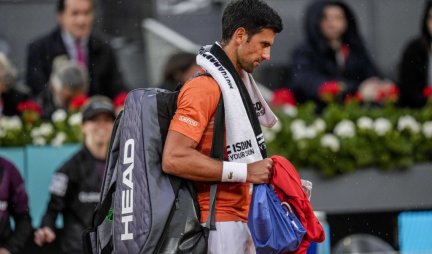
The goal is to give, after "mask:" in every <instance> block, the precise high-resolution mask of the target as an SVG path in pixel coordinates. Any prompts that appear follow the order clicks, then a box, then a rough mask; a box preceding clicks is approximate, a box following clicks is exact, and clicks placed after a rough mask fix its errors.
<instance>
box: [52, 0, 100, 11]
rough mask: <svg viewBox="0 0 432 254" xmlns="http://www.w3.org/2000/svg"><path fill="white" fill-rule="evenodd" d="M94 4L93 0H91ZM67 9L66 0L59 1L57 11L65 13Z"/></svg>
mask: <svg viewBox="0 0 432 254" xmlns="http://www.w3.org/2000/svg"><path fill="white" fill-rule="evenodd" d="M89 1H90V2H91V3H92V5H93V0H89ZM65 9H66V0H58V1H57V13H63V12H64V11H65Z"/></svg>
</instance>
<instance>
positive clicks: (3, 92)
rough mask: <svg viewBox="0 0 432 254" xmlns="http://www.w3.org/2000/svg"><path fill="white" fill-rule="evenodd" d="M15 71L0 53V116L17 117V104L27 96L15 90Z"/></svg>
mask: <svg viewBox="0 0 432 254" xmlns="http://www.w3.org/2000/svg"><path fill="white" fill-rule="evenodd" d="M16 78H17V71H16V69H15V67H14V66H13V65H12V64H11V62H10V61H9V59H8V58H7V57H6V55H5V54H3V53H2V52H0V116H1V115H6V116H12V115H17V114H18V113H19V112H18V104H19V103H20V102H22V101H25V100H26V99H27V95H26V94H24V93H21V92H20V91H18V90H17V89H15V80H16Z"/></svg>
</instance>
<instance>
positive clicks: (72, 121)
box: [68, 112, 82, 125]
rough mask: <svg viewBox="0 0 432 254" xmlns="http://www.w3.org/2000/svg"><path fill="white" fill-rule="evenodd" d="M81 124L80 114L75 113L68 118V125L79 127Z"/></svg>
mask: <svg viewBox="0 0 432 254" xmlns="http://www.w3.org/2000/svg"><path fill="white" fill-rule="evenodd" d="M81 122H82V114H81V113H80V112H78V113H75V114H73V115H71V116H70V117H69V120H68V124H69V125H80V124H81Z"/></svg>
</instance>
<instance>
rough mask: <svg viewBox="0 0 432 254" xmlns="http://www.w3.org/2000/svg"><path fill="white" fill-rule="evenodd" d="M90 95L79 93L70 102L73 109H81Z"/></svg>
mask: <svg viewBox="0 0 432 254" xmlns="http://www.w3.org/2000/svg"><path fill="white" fill-rule="evenodd" d="M87 100H88V97H87V95H78V96H75V97H74V98H73V99H72V100H71V101H70V104H69V108H70V109H71V110H73V111H75V110H80V109H81V107H82V106H84V105H85V104H86V103H87Z"/></svg>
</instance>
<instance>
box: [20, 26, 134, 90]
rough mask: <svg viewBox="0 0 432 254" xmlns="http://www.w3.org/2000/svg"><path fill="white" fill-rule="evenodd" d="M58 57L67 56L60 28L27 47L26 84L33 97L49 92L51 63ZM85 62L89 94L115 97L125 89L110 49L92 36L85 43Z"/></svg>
mask: <svg viewBox="0 0 432 254" xmlns="http://www.w3.org/2000/svg"><path fill="white" fill-rule="evenodd" d="M61 55H65V56H68V53H67V50H66V46H65V45H64V42H63V39H62V37H61V30H60V29H59V28H57V29H55V30H54V31H52V32H51V33H50V34H48V35H46V36H43V37H42V38H39V39H37V40H36V41H34V42H32V43H31V44H30V45H29V46H28V52H27V74H26V84H27V86H29V87H30V88H31V90H32V94H33V95H34V96H37V95H39V94H40V93H41V92H42V91H43V90H45V89H48V81H49V78H50V75H51V70H52V63H53V61H54V59H55V58H56V57H57V56H61ZM88 62H89V63H88V68H89V74H90V87H89V88H90V89H89V95H95V94H101V95H105V96H108V97H110V98H114V97H115V96H116V95H117V94H118V93H119V92H121V91H126V90H127V87H126V86H125V84H124V83H123V80H122V77H121V74H120V71H119V69H118V66H117V61H116V57H115V55H114V52H113V50H112V48H111V47H110V46H109V45H108V44H107V43H106V42H104V41H102V40H101V39H99V38H98V37H96V36H95V35H93V34H92V35H90V38H89V43H88Z"/></svg>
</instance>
